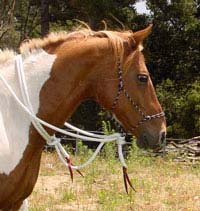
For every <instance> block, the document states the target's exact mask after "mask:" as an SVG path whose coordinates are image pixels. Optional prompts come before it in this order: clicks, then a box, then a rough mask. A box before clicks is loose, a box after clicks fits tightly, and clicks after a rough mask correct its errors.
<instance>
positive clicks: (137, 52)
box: [95, 26, 166, 149]
mask: <svg viewBox="0 0 200 211" xmlns="http://www.w3.org/2000/svg"><path fill="white" fill-rule="evenodd" d="M151 27H152V26H149V27H147V28H146V29H144V30H141V31H137V32H135V33H117V34H113V35H111V37H110V39H112V41H113V43H112V44H113V46H114V47H113V50H112V51H113V52H112V51H111V52H110V55H108V54H106V53H105V57H107V58H105V60H106V67H107V68H105V67H104V68H103V69H101V70H100V72H101V73H99V74H98V76H97V77H98V79H97V81H96V84H97V85H96V86H97V88H96V89H95V90H97V91H96V100H97V101H98V102H99V103H100V104H102V105H103V106H104V107H106V108H107V109H109V110H110V111H111V112H112V113H113V114H114V116H115V117H116V119H117V121H118V122H119V123H120V124H121V125H122V126H123V127H124V129H125V130H127V131H130V132H131V133H132V134H133V135H135V136H136V137H137V145H138V146H139V147H142V148H152V149H159V148H161V147H162V146H163V144H164V141H165V136H166V121H165V118H164V112H162V108H161V105H160V104H159V102H158V99H157V97H156V93H155V90H154V87H153V84H152V81H151V78H150V74H149V72H148V69H147V67H146V65H145V60H144V56H143V53H142V49H143V47H142V42H143V40H144V39H145V38H146V37H147V36H148V34H149V33H150V31H151ZM119 37H120V38H119ZM117 39H118V40H117ZM113 55H114V57H115V58H116V59H115V62H114V66H113V67H112V65H111V66H110V62H109V61H108V60H110V61H112V59H111V57H112V56H113ZM111 63H112V62H111ZM99 65H101V63H100V64H99Z"/></svg>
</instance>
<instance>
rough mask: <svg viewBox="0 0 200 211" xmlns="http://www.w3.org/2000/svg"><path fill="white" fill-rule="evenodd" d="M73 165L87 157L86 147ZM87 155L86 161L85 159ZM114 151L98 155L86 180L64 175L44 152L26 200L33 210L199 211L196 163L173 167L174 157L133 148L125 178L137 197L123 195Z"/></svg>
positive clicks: (199, 167) (199, 178) (86, 172)
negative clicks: (28, 197) (37, 173)
mask: <svg viewBox="0 0 200 211" xmlns="http://www.w3.org/2000/svg"><path fill="white" fill-rule="evenodd" d="M81 147H83V146H81V145H80V153H79V155H78V156H77V157H72V159H73V163H75V164H80V163H81V162H83V161H84V160H85V155H86V157H88V156H89V154H91V151H88V150H87V149H86V148H85V147H84V149H83V150H84V153H82V152H81ZM87 154H88V156H87ZM114 155H116V153H115V147H114V146H111V145H110V146H107V148H105V149H104V152H102V155H101V156H98V157H97V159H96V160H95V161H94V162H93V163H92V164H91V165H90V166H89V167H87V168H85V169H83V171H82V173H83V174H84V178H82V177H81V176H79V175H78V174H77V173H76V172H75V173H74V182H73V183H72V182H71V179H70V176H69V173H68V170H67V169H66V168H65V167H64V166H63V165H62V163H60V161H59V160H58V158H57V156H56V154H55V153H43V158H42V163H41V171H40V176H39V178H38V182H37V185H36V187H35V189H34V192H33V193H32V195H31V197H30V200H29V201H30V202H29V205H30V210H31V211H37V210H40V211H45V210H48V211H54V210H58V211H59V210H60V211H61V210H67V211H68V210H74V211H79V210H80V211H82V210H83V211H86V210H87V211H92V210H97V211H102V210H103V211H104V210H105V211H112V210H113V211H118V210H119V211H127V210H134V211H199V210H200V164H199V163H196V164H190V163H184V164H183V163H177V162H174V161H173V156H171V155H167V156H166V157H165V158H162V157H150V156H144V155H143V153H142V151H141V150H139V149H138V148H136V147H135V145H133V147H132V152H131V154H130V155H129V156H128V159H127V164H128V173H129V177H130V178H131V181H132V183H133V185H134V187H135V189H136V190H137V192H134V191H130V193H129V195H127V194H126V192H125V188H124V184H123V176H122V169H121V166H120V163H119V161H118V159H117V158H115V156H114Z"/></svg>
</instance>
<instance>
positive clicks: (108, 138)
mask: <svg viewBox="0 0 200 211" xmlns="http://www.w3.org/2000/svg"><path fill="white" fill-rule="evenodd" d="M15 64H16V70H17V74H18V78H19V84H20V91H21V95H22V99H23V102H22V101H21V100H20V99H19V98H18V96H17V95H16V94H15V92H14V91H13V89H12V87H11V86H10V85H9V84H8V82H7V81H6V79H5V78H4V77H3V75H1V74H0V80H2V81H3V83H4V84H5V86H6V87H7V89H8V90H9V91H10V93H11V94H12V96H13V97H14V99H15V101H16V102H17V103H18V104H19V105H20V107H21V108H22V109H23V110H24V112H26V113H27V114H28V115H29V116H30V118H31V121H32V123H33V125H34V127H35V129H36V130H37V131H38V133H39V134H40V135H41V136H42V137H43V138H44V139H45V140H46V142H47V144H48V145H53V146H55V149H56V152H57V154H58V156H59V158H60V160H61V161H62V162H63V163H64V165H65V166H68V163H67V162H66V158H67V159H69V158H70V156H69V154H68V153H67V151H66V150H65V149H64V147H63V146H62V145H61V144H60V138H57V137H55V136H54V135H53V136H50V135H49V134H48V133H47V131H46V130H45V129H44V127H43V126H42V125H44V126H46V127H48V128H50V129H52V130H54V131H57V132H59V133H62V134H64V135H67V136H71V137H74V138H78V139H81V140H85V141H94V142H100V144H99V145H98V147H97V149H96V150H95V152H94V153H93V155H92V156H91V157H90V158H89V159H88V160H87V161H86V162H85V163H84V164H82V165H79V166H73V165H72V166H70V167H71V168H73V169H81V168H84V167H85V166H87V165H89V164H90V163H91V162H92V161H93V160H94V159H95V157H96V156H97V154H98V153H99V152H100V150H101V148H102V147H103V145H104V144H105V143H108V142H112V141H117V144H118V153H119V159H120V161H121V164H122V165H123V166H126V163H125V161H124V157H123V153H122V145H123V144H125V143H126V142H125V141H124V137H121V135H120V134H119V133H114V134H112V135H99V134H94V133H90V132H87V131H84V130H81V129H79V128H77V127H75V126H72V125H71V124H69V123H67V122H66V123H65V126H66V127H68V128H70V129H72V130H73V131H76V132H78V133H80V134H83V135H80V134H75V133H72V132H69V131H66V130H63V129H60V128H58V127H56V126H54V125H51V124H49V123H47V122H45V121H44V120H42V119H40V118H38V117H37V116H36V115H35V114H34V112H33V108H32V104H31V102H30V99H29V94H28V89H27V85H26V80H25V76H24V70H23V62H22V56H21V55H17V56H16V58H15Z"/></svg>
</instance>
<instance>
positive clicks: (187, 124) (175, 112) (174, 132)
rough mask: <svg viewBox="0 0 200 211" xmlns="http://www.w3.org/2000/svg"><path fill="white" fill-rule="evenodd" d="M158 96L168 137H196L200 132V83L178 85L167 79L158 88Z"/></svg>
mask: <svg viewBox="0 0 200 211" xmlns="http://www.w3.org/2000/svg"><path fill="white" fill-rule="evenodd" d="M157 94H158V97H159V99H160V102H161V104H162V105H163V107H164V110H165V112H166V117H167V123H168V136H175V137H180V136H181V137H185V138H189V137H191V136H196V135H198V134H199V132H200V83H199V82H198V81H195V82H193V83H192V84H183V85H182V86H180V85H178V86H177V85H176V83H175V82H173V81H171V80H169V79H167V80H166V81H164V82H162V83H161V84H160V85H158V86H157Z"/></svg>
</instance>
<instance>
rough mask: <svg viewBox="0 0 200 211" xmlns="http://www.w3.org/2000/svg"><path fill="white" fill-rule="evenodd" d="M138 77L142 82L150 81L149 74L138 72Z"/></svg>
mask: <svg viewBox="0 0 200 211" xmlns="http://www.w3.org/2000/svg"><path fill="white" fill-rule="evenodd" d="M137 78H138V80H139V81H140V82H141V83H147V81H148V76H147V75H144V74H138V75H137Z"/></svg>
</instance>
